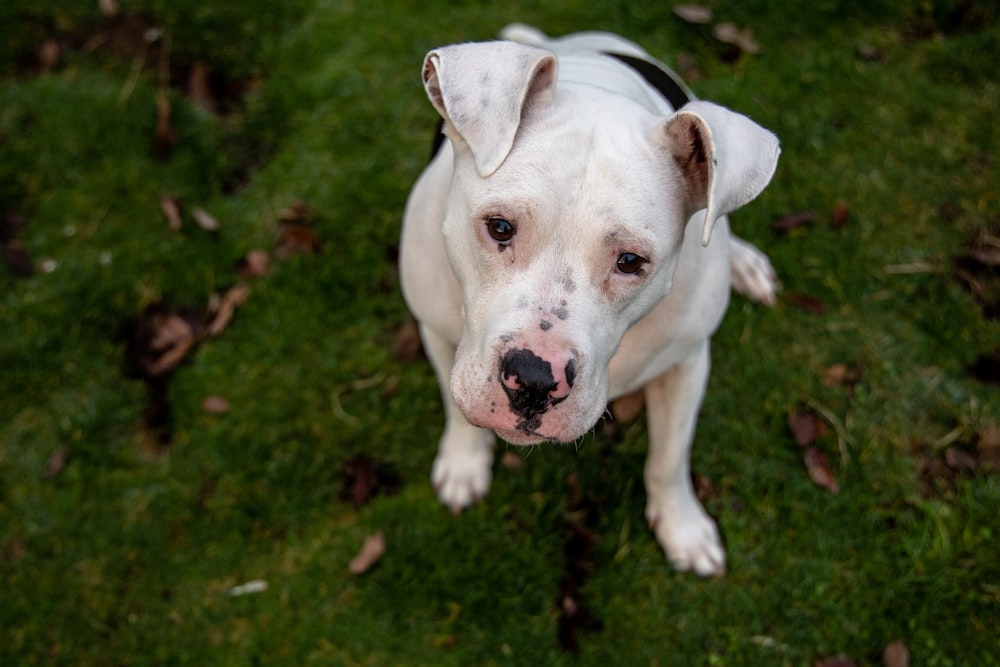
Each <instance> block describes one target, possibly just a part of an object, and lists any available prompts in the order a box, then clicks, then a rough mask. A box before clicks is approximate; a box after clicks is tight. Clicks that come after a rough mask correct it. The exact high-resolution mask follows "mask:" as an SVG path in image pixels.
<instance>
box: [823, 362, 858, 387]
mask: <svg viewBox="0 0 1000 667" xmlns="http://www.w3.org/2000/svg"><path fill="white" fill-rule="evenodd" d="M860 381H861V373H859V372H858V371H856V370H855V369H853V368H851V367H850V366H848V365H847V364H834V365H833V366H830V367H829V368H827V369H826V371H825V372H824V373H823V384H825V385H826V386H827V387H844V386H854V385H856V384H857V383H858V382H860Z"/></svg>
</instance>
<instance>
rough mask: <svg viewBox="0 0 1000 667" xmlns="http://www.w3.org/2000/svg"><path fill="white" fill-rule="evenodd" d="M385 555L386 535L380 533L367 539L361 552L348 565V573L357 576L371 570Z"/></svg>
mask: <svg viewBox="0 0 1000 667" xmlns="http://www.w3.org/2000/svg"><path fill="white" fill-rule="evenodd" d="M383 555H385V535H383V534H382V531H381V530H380V531H378V532H377V533H374V534H372V535H369V536H368V537H366V538H365V542H364V544H362V545H361V550H360V551H358V554H357V555H356V556H355V557H354V558H352V559H351V562H350V563H348V565H347V571H348V572H350V573H351V574H353V575H355V576H357V575H359V574H363V573H365V572H367V571H368V570H370V569H371V568H372V567H373V566H374V565H375V564H376V563H378V561H379V560H381V558H382V556H383Z"/></svg>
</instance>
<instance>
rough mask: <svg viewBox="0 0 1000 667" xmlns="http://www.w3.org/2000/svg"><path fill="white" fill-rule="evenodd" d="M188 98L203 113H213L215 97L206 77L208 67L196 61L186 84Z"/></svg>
mask: <svg viewBox="0 0 1000 667" xmlns="http://www.w3.org/2000/svg"><path fill="white" fill-rule="evenodd" d="M187 92H188V97H189V98H190V99H191V101H192V102H194V103H195V104H196V105H198V106H199V107H201V108H202V109H204V110H205V111H215V108H216V104H215V96H214V95H212V86H211V84H210V82H209V77H208V66H207V65H205V63H203V62H201V61H198V62H196V63H195V64H194V65H192V66H191V72H190V73H189V74H188V82H187Z"/></svg>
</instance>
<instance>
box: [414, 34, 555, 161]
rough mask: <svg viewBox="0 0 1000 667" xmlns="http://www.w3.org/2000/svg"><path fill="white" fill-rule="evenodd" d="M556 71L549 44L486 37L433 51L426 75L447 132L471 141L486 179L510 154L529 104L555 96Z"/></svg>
mask: <svg viewBox="0 0 1000 667" xmlns="http://www.w3.org/2000/svg"><path fill="white" fill-rule="evenodd" d="M556 71H557V63H556V57H555V56H554V55H553V54H552V53H550V52H548V51H545V50H544V49H539V48H535V47H533V46H525V45H523V44H515V43H513V42H481V43H470V44H456V45H454V46H445V47H442V48H440V49H435V50H434V51H431V52H430V53H428V54H427V57H426V58H424V73H423V76H424V88H426V89H427V96H428V97H429V98H430V100H431V104H433V105H434V108H435V109H437V111H438V113H440V114H441V117H442V118H444V120H445V130H446V133H448V135H449V137H450V138H451V139H452V140H453V141H454V140H455V139H461V140H462V141H464V142H465V143H466V144H467V145H468V146H469V150H471V151H472V155H473V158H474V159H475V163H476V171H478V172H479V175H480V176H482V177H483V178H485V177H487V176H489V175H490V174H492V173H493V172H494V171H496V170H497V168H498V167H499V166H500V165H501V164H502V163H503V161H504V160H505V159H506V158H507V154H508V153H510V149H511V147H512V146H513V145H514V136H515V135H516V134H517V128H518V126H519V125H520V124H521V117H522V113H523V111H524V109H525V107H526V105H527V104H529V103H531V104H541V103H544V102H546V101H548V100H550V99H551V97H552V91H553V88H554V86H555V80H556ZM449 126H450V127H449ZM453 133H454V134H453Z"/></svg>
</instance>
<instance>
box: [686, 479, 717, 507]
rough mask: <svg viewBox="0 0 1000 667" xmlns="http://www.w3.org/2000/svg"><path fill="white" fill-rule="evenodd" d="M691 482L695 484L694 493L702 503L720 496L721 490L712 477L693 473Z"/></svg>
mask: <svg viewBox="0 0 1000 667" xmlns="http://www.w3.org/2000/svg"><path fill="white" fill-rule="evenodd" d="M691 482H692V483H693V484H694V494H695V496H697V497H698V500H700V501H701V502H702V504H705V503H707V502H708V501H709V500H715V499H717V498H718V497H719V492H718V491H717V490H716V488H715V483H714V482H713V481H712V479H711V478H710V477H705V476H704V475H699V474H698V473H691Z"/></svg>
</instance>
